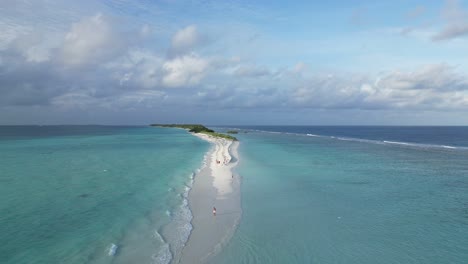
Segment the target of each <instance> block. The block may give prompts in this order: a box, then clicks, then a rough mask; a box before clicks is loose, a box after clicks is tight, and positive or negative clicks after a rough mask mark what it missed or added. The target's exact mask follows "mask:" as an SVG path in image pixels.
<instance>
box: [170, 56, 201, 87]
mask: <svg viewBox="0 0 468 264" xmlns="http://www.w3.org/2000/svg"><path fill="white" fill-rule="evenodd" d="M208 66H209V62H208V61H207V60H205V59H203V58H201V57H199V56H198V55H196V54H194V53H192V54H189V55H184V56H181V57H176V58H174V59H172V60H169V61H166V62H165V63H164V64H163V70H164V73H165V75H164V77H163V79H162V83H163V85H165V86H167V87H174V88H175V87H185V86H193V85H196V84H198V83H199V82H200V81H201V79H202V78H203V77H204V76H205V73H206V70H207V69H208Z"/></svg>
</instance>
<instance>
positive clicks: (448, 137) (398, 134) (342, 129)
mask: <svg viewBox="0 0 468 264" xmlns="http://www.w3.org/2000/svg"><path fill="white" fill-rule="evenodd" d="M237 127H238V128H241V129H246V130H260V131H271V132H287V133H298V134H311V135H318V136H328V137H343V138H347V139H356V140H359V139H364V140H374V141H378V142H381V141H392V142H396V143H398V142H400V143H416V144H424V145H429V146H430V145H435V146H453V147H468V127H466V126H465V127H463V126H458V127H455V126H450V127H447V126H414V127H411V126H237Z"/></svg>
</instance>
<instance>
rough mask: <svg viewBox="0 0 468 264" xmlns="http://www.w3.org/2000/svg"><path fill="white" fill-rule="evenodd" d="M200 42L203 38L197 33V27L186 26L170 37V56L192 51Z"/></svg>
mask: <svg viewBox="0 0 468 264" xmlns="http://www.w3.org/2000/svg"><path fill="white" fill-rule="evenodd" d="M202 41H203V37H202V36H201V35H200V33H199V32H198V29H197V27H196V26H195V25H190V26H187V27H185V28H183V29H181V30H179V31H177V32H176V33H175V35H174V36H173V37H172V42H171V45H172V46H171V50H170V55H173V56H174V55H177V54H180V53H186V52H190V51H193V49H194V48H195V47H197V46H198V45H200V44H201V43H202Z"/></svg>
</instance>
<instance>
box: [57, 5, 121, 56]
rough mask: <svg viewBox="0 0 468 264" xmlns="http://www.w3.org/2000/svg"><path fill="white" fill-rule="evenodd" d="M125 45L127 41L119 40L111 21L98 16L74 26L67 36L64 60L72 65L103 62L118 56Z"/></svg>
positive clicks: (63, 50) (83, 20)
mask: <svg viewBox="0 0 468 264" xmlns="http://www.w3.org/2000/svg"><path fill="white" fill-rule="evenodd" d="M125 44H126V40H125V39H119V37H118V36H117V33H116V32H115V31H114V29H113V28H112V24H111V21H110V19H109V18H107V17H105V16H104V15H102V14H97V15H95V16H92V17H88V18H84V19H82V20H80V21H79V22H77V23H74V24H73V25H72V27H71V29H70V31H69V32H68V33H67V34H66V35H65V39H64V42H63V46H62V50H61V51H62V59H63V62H64V63H66V64H70V65H80V64H86V63H90V62H102V61H101V60H103V59H107V58H109V57H111V56H113V55H116V54H118V52H119V51H121V49H122V48H123V46H125Z"/></svg>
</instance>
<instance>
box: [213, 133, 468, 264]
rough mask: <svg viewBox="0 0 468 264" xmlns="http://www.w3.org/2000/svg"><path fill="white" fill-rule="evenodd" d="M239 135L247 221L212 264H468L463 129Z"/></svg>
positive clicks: (466, 136) (467, 137)
mask: <svg viewBox="0 0 468 264" xmlns="http://www.w3.org/2000/svg"><path fill="white" fill-rule="evenodd" d="M237 128H238V129H239V134H237V135H236V137H238V138H239V139H240V142H241V145H240V147H239V154H240V157H241V159H240V163H239V167H238V169H237V170H238V173H239V174H240V175H241V177H242V187H241V190H242V210H243V216H242V220H241V223H240V225H239V227H238V229H237V232H236V233H235V235H234V237H233V238H232V240H231V241H230V243H229V244H228V245H227V246H226V248H225V249H224V250H223V251H222V252H221V254H219V255H218V256H217V257H216V258H215V259H214V260H213V261H212V263H221V264H231V263H232V264H234V263H236V264H237V263H356V264H365V263H369V264H374V263H426V264H427V263H434V264H436V263H437V264H440V263H468V148H467V147H468V128H467V127H305V126H303V127H287V126H278V127H273V126H271V127H265V126H262V127H237ZM222 130H227V129H222Z"/></svg>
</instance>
